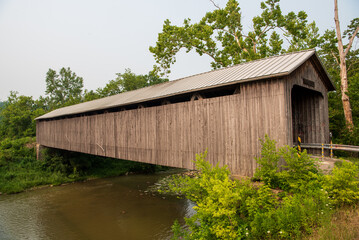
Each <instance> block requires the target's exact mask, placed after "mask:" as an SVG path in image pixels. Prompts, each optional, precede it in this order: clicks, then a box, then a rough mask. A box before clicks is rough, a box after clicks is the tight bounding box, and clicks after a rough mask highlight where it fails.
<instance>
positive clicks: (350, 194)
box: [323, 161, 359, 206]
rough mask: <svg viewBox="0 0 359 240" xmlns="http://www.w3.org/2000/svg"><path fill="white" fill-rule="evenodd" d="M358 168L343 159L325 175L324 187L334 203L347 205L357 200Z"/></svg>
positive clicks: (358, 187)
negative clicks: (330, 172)
mask: <svg viewBox="0 0 359 240" xmlns="http://www.w3.org/2000/svg"><path fill="white" fill-rule="evenodd" d="M358 174H359V168H358V166H357V165H355V164H354V163H352V162H348V161H343V162H342V164H340V166H337V165H336V166H334V169H333V172H332V174H330V175H326V176H325V180H324V183H323V185H324V186H323V187H324V189H325V190H326V191H327V192H328V193H329V197H330V199H331V201H332V202H333V203H334V204H335V205H339V206H341V205H348V204H353V203H357V202H358V201H359V180H358V177H359V176H358Z"/></svg>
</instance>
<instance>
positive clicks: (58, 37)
mask: <svg viewBox="0 0 359 240" xmlns="http://www.w3.org/2000/svg"><path fill="white" fill-rule="evenodd" d="M214 2H216V3H217V4H218V5H219V6H220V7H225V4H226V2H227V1H226V0H214ZM260 2H261V0H239V4H240V7H241V11H242V17H243V19H242V24H243V27H244V29H245V31H246V30H247V31H248V30H249V29H250V28H251V19H252V18H253V17H254V16H257V15H259V14H260ZM280 6H281V8H282V11H283V13H288V12H289V11H294V12H298V11H300V10H304V11H305V12H306V13H307V14H308V19H309V21H310V22H311V21H315V22H316V23H317V26H318V27H319V29H320V31H321V32H324V31H325V29H334V20H333V19H334V10H333V9H334V3H333V0H300V1H296V0H282V1H281V3H280ZM214 9H215V8H214V6H213V4H212V3H211V2H210V0H192V1H191V0H176V1H175V0H152V1H148V0H137V1H129V0H101V1H100V0H97V1H95V0H76V1H74V0H0V101H4V100H6V99H7V97H8V96H9V94H10V91H17V92H19V94H20V95H26V96H33V97H34V99H37V98H38V97H39V96H40V95H42V96H44V95H45V89H46V83H45V78H46V72H47V71H48V70H49V68H51V69H54V70H56V71H59V70H60V69H61V68H62V67H70V68H71V70H72V71H73V72H75V73H76V74H77V75H78V76H81V77H83V79H84V88H85V89H88V90H95V89H97V88H98V87H104V86H105V85H106V83H108V81H109V80H111V79H115V77H116V73H123V72H124V71H125V69H126V68H130V69H131V70H132V72H134V73H136V74H147V73H148V72H149V71H150V70H152V66H153V65H154V64H155V60H154V57H153V55H152V54H151V53H150V52H149V50H148V49H149V47H150V46H154V45H155V43H156V40H157V36H158V33H160V32H161V30H162V26H163V22H164V20H166V19H169V20H170V21H171V22H172V23H173V24H176V25H181V24H182V23H183V20H184V19H185V18H190V19H191V20H192V22H197V21H198V20H200V19H201V18H202V17H203V16H204V15H205V13H206V12H208V11H212V10H214ZM358 13H359V0H339V18H340V22H341V28H342V30H343V29H345V27H346V26H347V25H348V24H349V23H350V20H351V19H353V18H356V17H359V14H358ZM210 61H211V59H210V58H209V57H207V56H202V57H200V56H198V55H197V54H196V53H191V52H190V53H185V51H181V52H180V53H179V54H178V56H177V62H176V63H175V64H174V65H173V66H172V67H171V74H170V75H169V79H170V80H175V79H178V78H181V77H186V76H190V75H193V74H197V73H201V72H206V71H209V70H211V68H210Z"/></svg>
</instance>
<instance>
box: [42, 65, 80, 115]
mask: <svg viewBox="0 0 359 240" xmlns="http://www.w3.org/2000/svg"><path fill="white" fill-rule="evenodd" d="M82 91H83V78H82V77H78V76H77V75H76V73H74V72H72V71H71V69H70V68H69V67H68V68H61V69H60V71H59V73H58V74H57V72H56V71H55V70H53V69H49V71H48V72H47V73H46V92H45V93H46V94H47V95H48V96H49V105H50V109H56V108H59V107H62V106H66V105H67V106H68V105H72V104H76V103H79V102H81V99H82Z"/></svg>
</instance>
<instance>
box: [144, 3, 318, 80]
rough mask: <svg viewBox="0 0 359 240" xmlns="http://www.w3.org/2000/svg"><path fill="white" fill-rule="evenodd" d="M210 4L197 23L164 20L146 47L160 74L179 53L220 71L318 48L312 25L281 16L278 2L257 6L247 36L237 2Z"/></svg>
mask: <svg viewBox="0 0 359 240" xmlns="http://www.w3.org/2000/svg"><path fill="white" fill-rule="evenodd" d="M211 1H212V0H211ZM212 3H213V4H214V6H215V8H216V9H215V10H214V11H212V12H208V13H206V15H205V16H204V17H203V18H202V19H201V20H200V21H199V22H198V23H194V24H192V23H191V20H190V19H185V20H184V23H183V26H174V25H172V24H171V22H170V21H169V20H168V19H167V20H166V21H165V22H164V25H163V29H162V32H161V33H159V34H158V39H157V42H156V45H155V46H153V47H150V51H151V52H152V53H153V55H154V57H155V59H156V62H157V64H159V67H157V69H160V70H161V71H162V74H168V73H169V72H170V66H171V65H172V64H173V63H174V62H175V61H176V54H177V53H178V52H179V51H180V50H181V49H185V50H186V51H187V52H189V51H191V50H195V51H196V52H197V53H198V54H199V55H200V56H202V55H208V56H209V57H211V58H212V60H213V61H212V62H211V66H212V67H213V68H220V67H226V66H229V65H233V64H238V63H241V62H244V61H250V60H254V59H258V58H263V57H267V56H271V55H276V54H279V53H282V52H286V51H295V50H299V49H306V48H313V47H315V46H316V45H317V44H318V43H317V41H318V28H317V27H316V26H315V23H314V22H313V23H311V24H308V23H307V14H306V13H305V12H304V11H300V12H299V13H298V14H296V13H294V12H290V13H288V14H287V15H284V14H283V13H282V11H281V9H280V6H279V0H266V1H265V2H262V3H261V9H262V14H261V15H260V16H256V17H254V18H253V30H251V31H248V32H246V31H245V30H244V29H243V26H242V23H241V12H240V7H239V4H238V2H237V0H228V2H227V4H226V7H225V8H220V7H219V6H218V5H216V4H215V3H214V2H213V1H212ZM283 39H284V40H283ZM284 41H286V44H284ZM285 46H287V47H285Z"/></svg>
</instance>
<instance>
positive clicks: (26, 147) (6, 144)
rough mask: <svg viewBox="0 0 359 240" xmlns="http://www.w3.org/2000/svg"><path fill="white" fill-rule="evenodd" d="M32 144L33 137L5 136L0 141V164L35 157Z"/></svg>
mask: <svg viewBox="0 0 359 240" xmlns="http://www.w3.org/2000/svg"><path fill="white" fill-rule="evenodd" d="M34 146H35V139H34V138H30V137H24V138H19V139H10V138H5V139H4V140H2V141H1V142H0V166H2V165H6V164H7V163H8V162H17V161H26V160H31V159H34V158H36V151H35V147H34Z"/></svg>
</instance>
